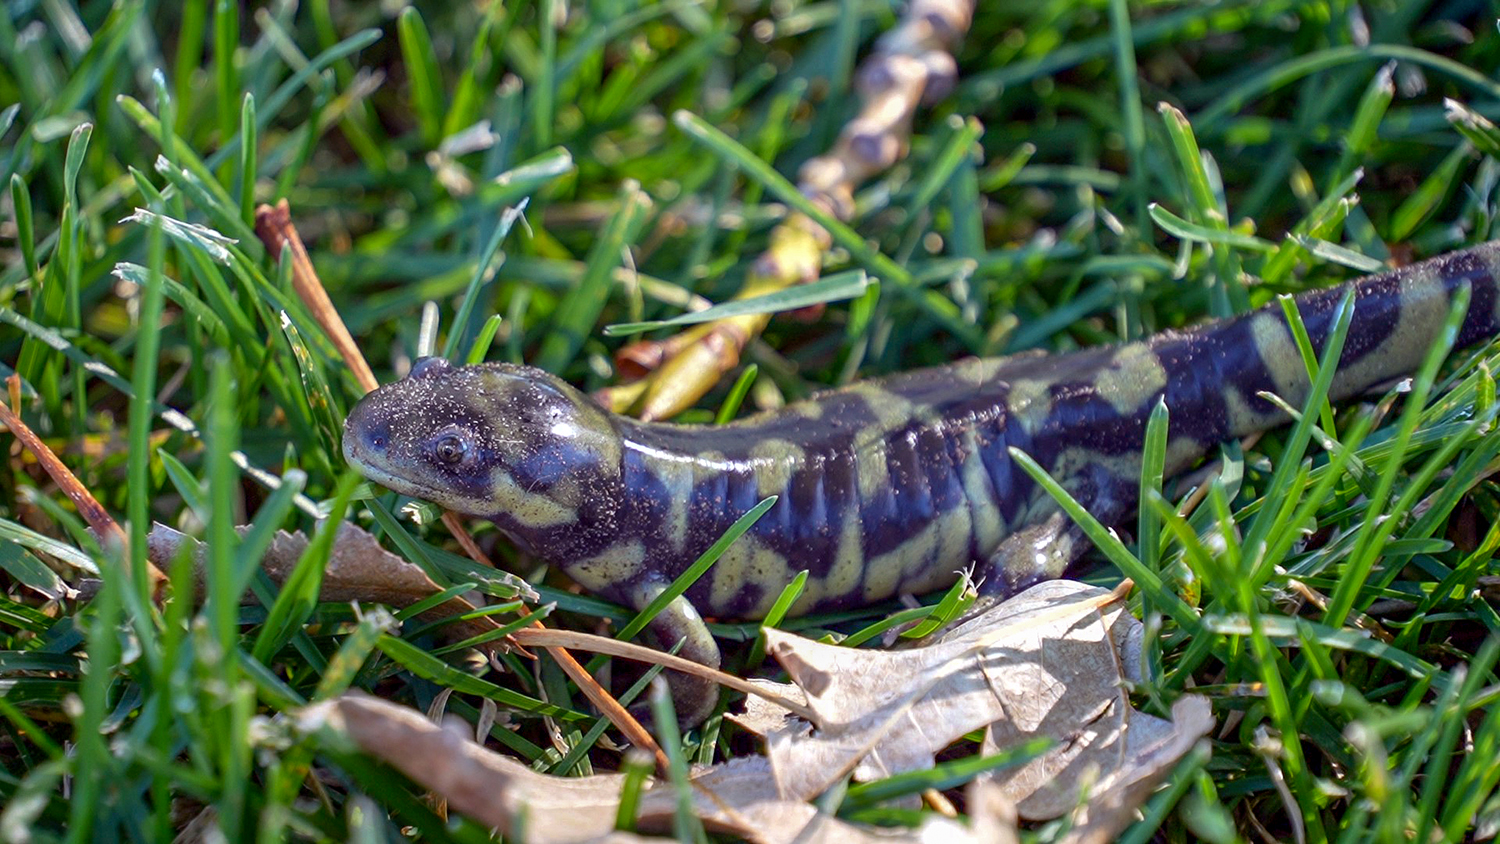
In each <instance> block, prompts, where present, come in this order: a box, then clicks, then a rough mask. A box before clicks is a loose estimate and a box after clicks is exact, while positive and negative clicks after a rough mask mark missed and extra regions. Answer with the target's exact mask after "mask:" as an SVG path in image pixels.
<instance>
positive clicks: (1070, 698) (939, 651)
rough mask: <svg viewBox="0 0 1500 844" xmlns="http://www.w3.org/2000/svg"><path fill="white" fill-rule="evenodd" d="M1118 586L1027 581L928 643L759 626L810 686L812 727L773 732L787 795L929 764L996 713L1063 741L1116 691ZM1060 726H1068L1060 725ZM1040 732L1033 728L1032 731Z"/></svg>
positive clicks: (1122, 633)
mask: <svg viewBox="0 0 1500 844" xmlns="http://www.w3.org/2000/svg"><path fill="white" fill-rule="evenodd" d="M1116 597H1117V596H1116V594H1115V593H1111V592H1109V591H1107V590H1103V589H1099V588H1097V587H1092V586H1086V585H1084V584H1081V583H1076V582H1072V581H1051V582H1049V583H1043V584H1040V585H1038V586H1035V587H1032V588H1031V589H1028V590H1027V591H1025V592H1023V593H1021V594H1020V595H1017V596H1015V597H1014V598H1011V599H1010V600H1008V601H1005V602H1004V603H1002V604H1000V605H998V606H996V607H995V608H994V609H992V610H990V611H989V612H986V613H984V614H982V615H980V616H978V617H976V618H975V619H974V620H972V621H971V622H969V623H967V624H965V625H964V626H963V627H962V628H961V629H958V630H955V631H954V635H952V636H950V637H948V638H946V639H945V640H943V641H940V642H937V643H935V644H932V645H929V646H926V647H922V648H915V649H912V650H905V651H865V650H852V649H850V648H842V647H837V646H834V645H824V644H820V643H817V642H812V641H809V640H807V639H803V638H801V637H798V636H794V635H791V634H788V633H784V632H781V631H777V630H767V631H766V633H767V639H766V643H767V651H768V652H769V653H771V654H772V655H774V656H775V657H776V659H777V660H778V661H780V662H781V664H782V666H783V667H785V668H786V670H787V673H788V674H790V675H791V678H792V680H793V681H794V682H795V683H797V685H799V686H801V687H802V689H803V690H804V691H805V692H806V693H807V698H808V705H809V706H810V707H811V708H812V709H813V710H814V711H815V712H816V713H817V716H818V719H817V724H816V726H817V728H818V729H817V730H816V731H814V732H812V733H811V734H806V733H805V732H804V733H802V734H799V733H798V731H797V729H796V728H795V726H789V727H786V728H783V729H780V730H776V731H774V732H771V733H770V734H768V736H767V750H768V755H769V757H770V759H771V763H772V768H773V770H774V772H775V774H776V778H777V782H778V784H779V786H780V788H781V792H780V793H781V795H782V796H783V797H787V798H792V799H807V798H809V797H811V796H812V795H816V794H819V793H821V792H822V791H824V790H825V789H826V788H828V787H829V786H830V785H832V784H833V783H834V782H836V781H837V780H838V779H839V778H841V777H842V776H843V775H844V774H845V773H848V772H850V771H852V772H853V774H854V777H855V779H858V780H865V781H868V780H875V779H881V778H884V777H887V776H890V775H892V774H896V773H900V772H903V771H911V770H921V769H925V768H930V767H931V766H932V764H933V755H934V754H935V753H937V752H938V751H940V750H942V749H943V748H945V747H947V746H948V745H949V744H951V743H952V742H954V741H955V740H957V739H958V738H959V737H961V736H963V735H964V734H966V733H968V732H970V731H973V730H976V729H980V728H982V727H985V726H987V725H989V724H991V723H994V722H996V721H1009V720H1012V719H1016V720H1020V721H1022V722H1023V723H1033V722H1038V721H1040V719H1041V717H1042V716H1043V715H1044V714H1047V713H1043V712H1038V711H1036V710H1035V704H1036V702H1037V701H1039V700H1044V699H1045V700H1050V704H1049V708H1048V712H1049V713H1050V714H1051V715H1052V719H1051V720H1049V721H1048V722H1047V723H1048V725H1049V726H1054V727H1056V728H1057V729H1055V731H1054V732H1051V733H1040V734H1042V735H1054V736H1056V737H1057V738H1059V739H1063V740H1066V739H1067V737H1068V736H1069V735H1070V734H1071V733H1072V732H1074V731H1076V730H1077V729H1078V728H1079V727H1080V726H1082V725H1084V724H1087V723H1088V722H1090V721H1092V720H1093V719H1095V718H1097V717H1098V716H1099V715H1100V714H1101V713H1102V712H1104V711H1105V710H1106V709H1107V707H1108V706H1109V705H1110V704H1111V703H1112V702H1114V701H1116V700H1118V699H1119V698H1120V695H1121V691H1120V689H1119V682H1120V671H1119V666H1120V661H1119V660H1120V657H1119V655H1118V653H1117V651H1116V643H1117V642H1125V641H1128V640H1129V639H1130V638H1131V637H1130V635H1129V634H1130V625H1131V624H1136V622H1135V620H1134V619H1133V618H1132V617H1131V616H1130V615H1129V613H1127V612H1124V611H1123V609H1122V608H1121V606H1120V604H1119V603H1118V601H1117V600H1116ZM1062 725H1067V726H1066V727H1063V726H1062ZM1035 734H1036V733H1033V735H1035Z"/></svg>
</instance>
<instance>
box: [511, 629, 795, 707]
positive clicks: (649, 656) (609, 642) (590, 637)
mask: <svg viewBox="0 0 1500 844" xmlns="http://www.w3.org/2000/svg"><path fill="white" fill-rule="evenodd" d="M515 636H516V641H517V642H519V643H520V644H522V645H537V646H539V647H543V648H545V647H549V646H551V647H555V646H557V645H563V644H566V645H568V646H570V647H574V648H577V649H579V650H582V651H592V652H594V653H599V654H607V655H609V656H618V657H624V658H625V659H633V660H636V661H637V662H649V663H651V664H652V665H660V666H662V667H663V668H670V669H672V670H674V671H681V672H682V673H684V674H692V675H695V676H698V677H702V678H704V679H707V680H712V681H713V682H715V683H718V684H719V685H721V686H728V687H729V688H731V689H734V690H735V691H737V692H744V693H745V694H747V695H755V696H756V697H761V698H765V699H766V700H769V701H770V702H772V703H774V704H776V705H777V706H780V707H782V708H783V709H786V710H788V711H790V712H792V713H794V714H796V715H798V716H800V717H802V718H806V719H807V720H808V721H810V722H812V723H814V724H816V723H818V715H817V713H816V712H814V711H813V710H812V708H811V707H809V706H807V705H806V704H803V703H799V702H798V701H795V700H793V699H791V698H789V697H786V696H784V695H778V694H776V693H775V692H773V691H771V690H770V689H768V688H765V687H763V686H757V685H755V684H754V683H751V682H750V681H748V680H744V679H741V678H739V677H736V676H734V675H733V674H728V673H725V672H723V671H720V670H718V669H717V668H709V667H708V666H707V665H704V664H702V663H700V662H693V661H692V660H690V659H686V658H684V657H680V656H677V655H676V654H669V653H667V652H665V651H658V650H655V649H653V648H648V647H646V646H644V645H635V644H631V643H630V642H622V641H620V640H619V639H611V638H609V637H608V636H596V635H594V634H593V633H580V632H578V631H576V630H535V629H528V630H517V631H516V633H515Z"/></svg>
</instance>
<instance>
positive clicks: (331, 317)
mask: <svg viewBox="0 0 1500 844" xmlns="http://www.w3.org/2000/svg"><path fill="white" fill-rule="evenodd" d="M255 233H256V234H257V235H258V236H259V237H260V239H261V241H262V242H263V243H265V245H266V248H267V249H268V250H270V252H271V254H272V255H278V256H279V255H280V254H281V251H282V244H290V247H291V249H290V254H291V259H292V284H293V287H295V288H296V290H297V295H298V296H299V297H301V299H302V301H303V303H304V304H305V305H307V308H308V310H310V311H312V314H313V317H314V318H315V319H317V321H318V325H320V326H322V328H323V331H324V332H325V333H327V335H328V338H329V340H331V341H332V342H333V344H334V347H335V348H337V349H338V351H339V354H341V355H342V356H343V358H344V362H345V363H346V364H347V365H348V366H349V369H350V370H351V371H353V372H354V377H355V380H356V381H358V382H359V385H360V387H362V388H363V389H364V391H365V392H367V393H368V392H371V391H373V390H375V389H376V388H377V387H379V386H380V383H379V382H378V381H376V380H375V374H374V372H372V371H371V369H370V364H369V363H368V362H366V361H365V356H364V353H363V352H361V351H360V350H359V346H357V345H355V343H354V339H353V338H352V337H351V336H350V335H349V329H348V328H347V327H346V326H345V325H344V319H343V317H341V316H339V312H338V310H337V309H336V308H334V306H333V301H332V300H331V299H329V298H328V292H327V290H325V289H324V288H323V282H322V281H321V280H320V279H319V278H318V272H317V269H316V268H314V267H313V264H312V259H311V258H310V257H308V254H307V249H306V247H304V246H303V245H302V237H301V236H300V235H298V234H297V227H296V226H295V225H293V224H292V215H291V208H290V206H288V205H287V202H286V200H284V199H283V200H282V201H281V202H279V203H277V205H276V207H275V208H272V207H271V206H269V205H262V206H260V207H259V208H257V209H256V210H255ZM443 524H444V525H446V526H447V528H448V530H449V531H450V532H452V534H453V538H454V539H456V540H458V544H459V545H460V546H461V547H462V548H463V549H464V551H465V552H466V553H467V554H468V555H469V556H470V557H471V558H473V560H474V561H475V562H477V563H479V564H481V565H485V566H489V567H490V568H494V567H495V564H494V562H493V561H491V560H490V559H489V557H488V556H486V555H485V553H484V551H483V550H481V549H480V548H479V546H478V545H477V544H475V542H474V538H473V537H471V536H470V535H469V532H468V530H466V529H465V528H464V525H463V521H462V520H461V519H460V518H459V517H458V515H457V514H456V513H452V512H444V513H443ZM532 623H533V624H534V625H535V626H536V627H539V628H542V629H543V630H545V629H546V628H545V627H544V626H543V625H542V623H541V622H540V621H536V622H532ZM511 638H512V640H514V637H513V636H512V637H511ZM547 652H548V653H549V654H551V655H552V658H553V659H554V660H556V661H557V664H558V666H559V667H561V668H562V670H563V672H564V673H566V674H567V675H568V676H569V677H570V678H572V680H573V682H575V683H577V684H578V689H579V691H581V692H583V694H584V696H585V697H587V698H588V699H589V701H590V702H592V703H593V704H594V706H596V707H598V708H599V711H600V712H601V713H602V714H603V715H604V717H606V718H608V719H609V720H610V723H612V724H614V725H615V726H616V727H618V728H619V730H620V732H621V733H624V735H625V737H626V739H628V740H629V741H630V742H631V743H632V744H634V745H635V746H637V747H639V748H641V749H642V750H645V751H647V752H648V753H650V754H651V755H652V757H653V758H654V759H655V760H656V766H657V769H658V770H659V771H660V772H661V773H662V774H663V775H665V774H666V772H667V769H668V762H667V754H666V753H665V752H663V751H662V749H661V746H660V745H658V744H657V743H656V740H655V739H654V738H652V737H651V734H650V733H649V732H647V731H646V728H645V727H643V726H641V723H640V722H639V721H637V720H636V719H635V718H634V717H633V716H631V714H630V712H629V711H627V710H626V709H625V707H623V706H621V705H620V702H619V701H617V700H615V699H614V697H613V696H611V695H610V693H609V692H608V691H607V690H606V689H605V688H604V687H603V686H601V685H599V682H598V681H597V680H595V679H594V678H593V677H592V676H591V675H590V674H589V673H588V671H586V670H584V667H583V666H582V665H580V664H579V663H578V660H576V659H574V658H573V655H572V654H570V653H568V652H567V651H566V650H565V649H563V648H561V647H558V646H552V647H549V648H547Z"/></svg>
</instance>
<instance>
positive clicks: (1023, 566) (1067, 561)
mask: <svg viewBox="0 0 1500 844" xmlns="http://www.w3.org/2000/svg"><path fill="white" fill-rule="evenodd" d="M1088 549H1089V541H1088V537H1086V536H1084V534H1083V531H1082V530H1080V529H1079V528H1078V526H1077V525H1075V524H1074V523H1073V520H1072V519H1070V518H1068V514H1067V513H1064V512H1062V511H1061V510H1059V511H1057V512H1055V513H1053V514H1052V515H1050V516H1048V517H1047V518H1045V519H1043V520H1042V521H1040V522H1038V523H1036V524H1034V525H1029V526H1027V527H1024V528H1021V529H1020V530H1018V531H1016V532H1015V533H1013V534H1011V535H1010V536H1007V537H1006V538H1005V539H1004V540H1003V541H1001V543H1000V547H999V548H996V549H995V553H994V554H993V555H991V556H990V558H989V559H988V560H986V561H985V564H984V566H983V567H981V568H980V570H979V574H980V576H981V577H983V578H984V582H983V584H982V585H981V586H980V587H979V592H980V594H981V595H996V596H998V597H1001V598H1005V597H1008V596H1010V595H1014V594H1016V593H1017V592H1020V591H1022V590H1024V589H1026V588H1027V587H1030V586H1035V585H1036V584H1038V583H1041V582H1042V581H1044V580H1054V579H1056V578H1059V577H1062V576H1063V572H1065V571H1067V570H1068V566H1071V565H1072V564H1073V563H1074V562H1075V561H1077V560H1078V558H1079V557H1081V556H1082V555H1083V552H1085V551H1087V550H1088Z"/></svg>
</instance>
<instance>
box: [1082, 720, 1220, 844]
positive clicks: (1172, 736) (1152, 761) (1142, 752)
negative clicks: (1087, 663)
mask: <svg viewBox="0 0 1500 844" xmlns="http://www.w3.org/2000/svg"><path fill="white" fill-rule="evenodd" d="M1147 717H1150V716H1146V715H1142V714H1141V713H1136V715H1135V718H1136V719H1139V718H1147ZM1152 720H1153V721H1160V719H1158V718H1153V719H1152ZM1133 723H1135V721H1134V719H1132V724H1133ZM1162 723H1163V724H1165V725H1166V730H1165V731H1164V732H1153V733H1151V735H1149V736H1142V735H1139V734H1137V733H1138V732H1139V731H1132V732H1131V733H1127V734H1126V736H1125V757H1126V759H1125V761H1124V763H1123V764H1121V765H1119V766H1117V767H1116V768H1115V769H1114V770H1112V771H1111V772H1110V773H1109V774H1107V775H1106V776H1104V777H1103V778H1102V779H1101V780H1100V781H1099V782H1098V784H1097V785H1096V786H1095V787H1094V788H1093V789H1091V791H1090V794H1089V798H1088V800H1087V801H1086V802H1084V803H1083V804H1082V805H1081V806H1080V807H1079V808H1078V810H1077V811H1076V812H1074V814H1073V828H1072V830H1070V831H1069V832H1068V835H1067V837H1065V838H1063V840H1062V844H1105V842H1108V841H1113V840H1115V837H1116V836H1117V835H1118V834H1119V833H1120V831H1121V830H1123V829H1125V827H1126V826H1128V825H1130V823H1131V822H1132V821H1134V820H1135V817H1136V810H1137V809H1138V808H1139V807H1140V806H1141V804H1143V803H1145V802H1146V798H1147V797H1150V796H1151V792H1153V791H1155V790H1156V787H1157V786H1158V785H1160V784H1161V781H1162V780H1163V779H1164V778H1165V777H1166V775H1167V774H1168V773H1171V771H1172V768H1173V767H1174V766H1175V765H1176V764H1177V762H1178V761H1179V760H1180V759H1182V757H1184V756H1186V755H1187V753H1188V751H1190V750H1192V749H1193V746H1194V745H1196V744H1197V743H1198V742H1199V741H1200V740H1203V736H1205V735H1207V734H1208V732H1209V731H1210V730H1212V729H1213V728H1214V713H1213V706H1212V705H1210V704H1209V702H1208V698H1205V697H1199V696H1197V695H1188V696H1186V697H1182V698H1179V699H1178V701H1177V702H1176V703H1174V704H1172V720H1171V721H1163V722H1162Z"/></svg>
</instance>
